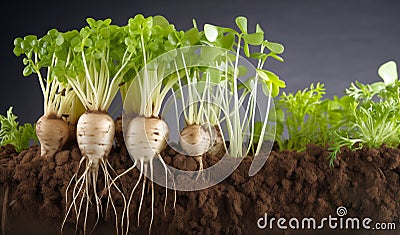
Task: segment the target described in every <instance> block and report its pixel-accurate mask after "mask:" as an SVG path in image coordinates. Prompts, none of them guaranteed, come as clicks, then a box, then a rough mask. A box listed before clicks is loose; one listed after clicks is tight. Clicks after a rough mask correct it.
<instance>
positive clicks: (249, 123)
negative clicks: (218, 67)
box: [201, 16, 285, 157]
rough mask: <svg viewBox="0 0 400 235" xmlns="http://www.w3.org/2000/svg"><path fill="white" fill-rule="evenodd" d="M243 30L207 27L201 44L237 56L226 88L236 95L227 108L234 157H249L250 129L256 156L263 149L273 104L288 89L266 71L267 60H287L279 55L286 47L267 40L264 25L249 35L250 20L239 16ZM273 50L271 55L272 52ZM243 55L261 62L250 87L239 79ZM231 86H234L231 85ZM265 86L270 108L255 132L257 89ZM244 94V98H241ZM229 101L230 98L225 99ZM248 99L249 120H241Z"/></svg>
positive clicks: (232, 63) (249, 80) (247, 111)
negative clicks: (245, 141)
mask: <svg viewBox="0 0 400 235" xmlns="http://www.w3.org/2000/svg"><path fill="white" fill-rule="evenodd" d="M235 22H236V25H237V27H238V28H239V31H236V30H234V29H231V28H226V27H220V26H214V25H211V24H205V25H204V36H203V37H202V38H201V42H202V43H203V44H205V45H210V46H214V47H221V48H225V49H228V50H230V51H232V52H233V53H235V54H234V56H231V58H232V57H233V58H232V59H231V60H230V61H231V65H232V67H233V71H234V73H233V77H232V79H227V80H226V85H225V87H226V88H227V89H230V92H232V94H233V95H232V96H233V97H232V100H233V105H232V106H230V105H228V103H229V102H225V106H224V109H225V110H228V113H229V114H230V115H229V116H228V117H226V120H227V125H228V128H227V129H228V135H229V140H230V142H231V147H230V155H231V156H233V157H238V156H242V155H243V153H244V154H248V153H249V151H250V149H251V146H252V144H249V145H248V147H247V148H246V150H245V151H243V149H242V146H243V144H244V139H245V138H244V137H245V136H244V135H245V134H246V131H245V130H247V129H248V128H249V127H252V128H249V129H250V143H254V142H255V140H257V141H258V142H257V147H256V150H255V155H258V153H259V152H260V150H261V146H262V143H263V139H264V136H265V132H266V129H267V123H268V117H269V115H270V113H269V112H270V108H271V101H272V98H273V97H276V96H277V95H278V94H279V89H280V88H283V87H285V82H283V81H282V80H280V79H279V77H278V76H277V75H276V74H274V73H273V72H271V71H268V70H265V69H263V66H264V64H265V62H266V60H267V59H268V58H269V57H272V58H274V59H276V60H278V61H281V62H283V59H282V58H281V57H280V56H279V54H281V53H283V51H284V48H283V46H282V45H281V44H279V43H272V42H269V41H268V40H266V39H265V38H264V31H263V30H262V28H261V27H260V25H258V24H257V25H256V27H255V32H254V33H249V29H248V22H247V18H245V17H243V16H239V17H237V18H236V20H235ZM250 45H251V46H255V47H257V46H258V47H259V48H260V49H259V51H258V52H251V50H250ZM268 51H269V52H268ZM240 52H243V53H244V55H245V56H246V57H247V58H249V59H256V60H257V67H256V71H257V73H256V75H255V76H254V77H252V78H250V79H248V80H247V81H246V82H245V83H246V84H239V83H238V81H237V79H238V76H239V72H240V69H239V59H240V57H239V55H240ZM228 83H230V84H228ZM260 85H261V86H262V87H263V89H262V90H263V92H264V94H265V95H266V96H267V99H268V105H267V110H266V111H265V113H264V114H265V119H264V120H263V125H262V128H261V133H255V128H253V127H254V125H255V124H256V120H255V116H256V103H257V102H256V101H257V97H258V96H257V87H258V86H260ZM239 94H240V95H239ZM225 99H226V100H228V99H229V97H225ZM246 99H248V100H249V101H248V103H247V107H246V111H245V117H244V118H243V119H241V117H240V114H239V113H240V112H239V107H240V106H241V105H242V104H243V101H244V100H246ZM258 129H259V128H258Z"/></svg>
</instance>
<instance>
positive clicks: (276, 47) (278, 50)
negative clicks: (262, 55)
mask: <svg viewBox="0 0 400 235" xmlns="http://www.w3.org/2000/svg"><path fill="white" fill-rule="evenodd" d="M263 44H264V46H266V47H267V48H268V49H269V50H270V51H271V52H273V53H275V54H282V53H283V52H284V50H285V48H284V47H283V45H282V44H280V43H277V42H268V41H264V42H263Z"/></svg>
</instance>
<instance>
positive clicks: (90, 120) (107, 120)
mask: <svg viewBox="0 0 400 235" xmlns="http://www.w3.org/2000/svg"><path fill="white" fill-rule="evenodd" d="M114 133H115V124H114V120H113V119H112V118H111V117H110V116H109V115H108V114H107V113H104V112H86V113H85V114H83V115H82V116H81V117H80V118H79V120H78V124H77V128H76V135H77V137H76V138H77V141H78V146H79V149H80V151H81V154H82V160H81V162H80V164H79V167H80V166H81V164H82V162H83V161H85V162H86V164H85V171H84V173H83V174H82V176H80V177H79V179H77V181H76V184H75V186H74V188H73V193H72V195H73V198H72V203H71V205H70V207H69V209H68V211H67V214H66V217H65V219H64V222H63V225H64V223H65V220H66V218H67V216H68V214H69V212H70V210H71V209H72V207H74V208H75V211H76V215H77V218H76V223H77V224H78V221H79V217H80V211H81V206H82V203H83V200H84V198H86V213H85V219H84V221H85V222H84V233H86V219H87V212H88V207H89V201H90V198H91V196H90V195H89V191H90V187H92V189H93V195H92V196H93V198H94V200H95V205H96V211H97V221H98V219H99V217H100V211H101V200H100V199H101V195H100V196H99V195H98V193H97V177H98V171H99V169H102V171H103V173H104V182H105V185H104V189H106V190H103V192H104V191H107V190H110V188H111V186H115V188H116V189H117V190H118V191H119V192H120V193H121V194H122V192H121V191H120V190H119V188H118V187H117V186H116V185H115V184H114V181H113V180H112V178H111V176H110V174H109V172H108V168H109V167H111V166H110V165H109V163H108V161H107V156H108V155H109V153H110V151H111V148H112V144H113V140H114ZM76 178H77V173H76V174H75V175H74V177H73V179H76ZM68 188H69V185H68ZM68 188H67V192H68ZM81 192H83V195H82V198H81V201H80V203H79V205H77V204H76V202H75V201H76V199H77V198H78V196H79V194H80V193H81ZM108 202H110V203H111V205H112V207H113V209H114V212H115V214H116V209H115V206H114V203H113V200H112V198H111V193H108ZM67 203H68V202H67ZM124 204H125V199H124ZM107 206H108V203H107ZM116 216H117V215H116ZM116 221H117V220H116ZM96 224H97V222H96ZM116 227H117V231H118V226H117V222H116Z"/></svg>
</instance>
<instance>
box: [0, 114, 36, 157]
mask: <svg viewBox="0 0 400 235" xmlns="http://www.w3.org/2000/svg"><path fill="white" fill-rule="evenodd" d="M12 110H13V107H10V108H9V109H8V111H7V116H3V115H0V146H4V145H6V144H11V145H12V146H14V147H15V151H16V152H17V153H19V152H21V151H22V150H24V149H28V148H29V144H30V142H32V141H34V142H37V137H36V134H35V128H34V127H33V126H32V125H31V124H29V123H25V124H24V125H22V126H20V125H19V123H18V122H17V116H16V115H15V114H13V112H12Z"/></svg>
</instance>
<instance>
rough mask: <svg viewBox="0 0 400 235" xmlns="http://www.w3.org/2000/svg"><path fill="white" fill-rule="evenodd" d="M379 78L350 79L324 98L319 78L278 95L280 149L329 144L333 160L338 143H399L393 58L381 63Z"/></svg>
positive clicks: (398, 87)
mask: <svg viewBox="0 0 400 235" xmlns="http://www.w3.org/2000/svg"><path fill="white" fill-rule="evenodd" d="M378 74H379V75H380V77H381V78H382V80H383V81H379V82H374V83H372V84H362V83H360V82H354V83H351V84H350V87H349V88H347V89H346V91H345V92H346V95H345V96H343V97H341V98H338V97H337V96H335V97H334V98H333V99H323V95H324V94H325V88H324V86H323V84H320V83H318V84H317V85H316V86H314V85H313V84H311V86H310V87H309V88H307V89H305V90H303V91H298V92H297V93H295V94H287V93H285V92H283V93H282V95H281V96H280V97H279V98H278V100H277V102H276V106H277V115H276V117H277V120H276V121H277V137H276V141H277V142H278V144H279V147H280V149H293V150H299V151H301V150H304V149H305V148H306V145H307V144H308V143H313V144H318V145H322V146H329V150H331V155H330V156H329V160H330V163H331V165H333V162H334V160H335V159H336V156H337V154H338V153H340V151H341V148H342V147H344V146H346V147H348V148H350V149H352V150H356V149H360V148H362V147H370V148H377V147H380V146H381V145H382V144H386V145H387V146H391V147H397V146H398V145H399V144H400V138H399V137H400V81H399V80H398V74H397V66H396V63H395V62H393V61H390V62H387V63H385V64H383V65H382V66H380V68H379V69H378Z"/></svg>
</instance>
